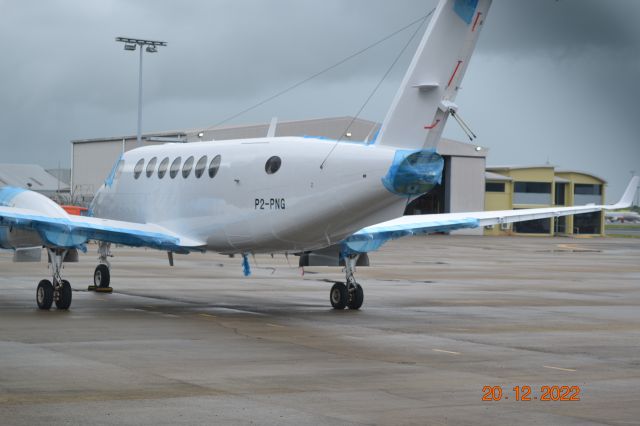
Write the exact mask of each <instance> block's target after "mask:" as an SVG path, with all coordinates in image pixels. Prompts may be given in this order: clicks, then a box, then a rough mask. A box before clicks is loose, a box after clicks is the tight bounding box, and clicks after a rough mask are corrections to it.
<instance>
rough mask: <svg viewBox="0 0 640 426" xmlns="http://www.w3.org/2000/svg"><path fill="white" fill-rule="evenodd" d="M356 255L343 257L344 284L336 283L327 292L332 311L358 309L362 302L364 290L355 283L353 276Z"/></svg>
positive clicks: (356, 259)
mask: <svg viewBox="0 0 640 426" xmlns="http://www.w3.org/2000/svg"><path fill="white" fill-rule="evenodd" d="M357 261H358V255H350V256H347V257H345V259H344V265H345V275H346V283H341V282H337V283H335V284H334V285H333V287H331V291H330V292H329V300H330V301H331V306H333V309H344V308H347V307H348V308H349V309H360V307H361V306H362V303H363V302H364V290H362V286H360V284H358V283H357V282H356V279H355V278H354V276H353V272H354V268H355V266H356V262H357Z"/></svg>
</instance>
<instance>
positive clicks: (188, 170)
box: [182, 155, 193, 179]
mask: <svg viewBox="0 0 640 426" xmlns="http://www.w3.org/2000/svg"><path fill="white" fill-rule="evenodd" d="M192 167H193V155H192V156H191V157H189V158H187V161H185V162H184V166H182V177H183V178H185V179H186V178H188V177H189V174H190V173H191V168H192Z"/></svg>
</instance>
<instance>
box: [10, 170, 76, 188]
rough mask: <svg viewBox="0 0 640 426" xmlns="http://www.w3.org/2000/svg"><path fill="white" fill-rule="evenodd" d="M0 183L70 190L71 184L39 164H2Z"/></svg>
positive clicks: (23, 186) (21, 186)
mask: <svg viewBox="0 0 640 426" xmlns="http://www.w3.org/2000/svg"><path fill="white" fill-rule="evenodd" d="M0 184H2V185H6V186H15V187H20V188H25V189H31V190H33V191H47V192H54V191H58V190H62V191H68V190H69V185H67V184H65V183H64V182H60V181H58V179H56V178H55V176H52V175H51V174H49V173H47V171H46V170H45V169H44V168H43V167H41V166H38V165H37V164H0Z"/></svg>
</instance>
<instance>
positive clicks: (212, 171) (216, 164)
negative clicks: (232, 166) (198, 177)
mask: <svg viewBox="0 0 640 426" xmlns="http://www.w3.org/2000/svg"><path fill="white" fill-rule="evenodd" d="M219 168H220V155H216V156H215V157H213V160H211V164H209V177H210V178H214V177H215V176H216V174H218V169H219Z"/></svg>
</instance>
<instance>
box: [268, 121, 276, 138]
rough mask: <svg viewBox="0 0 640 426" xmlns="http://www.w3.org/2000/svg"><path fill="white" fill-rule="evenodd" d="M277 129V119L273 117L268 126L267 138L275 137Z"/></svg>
mask: <svg viewBox="0 0 640 426" xmlns="http://www.w3.org/2000/svg"><path fill="white" fill-rule="evenodd" d="M277 127H278V117H273V118H272V119H271V124H269V130H268V131H267V137H268V138H274V137H276V128H277Z"/></svg>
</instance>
